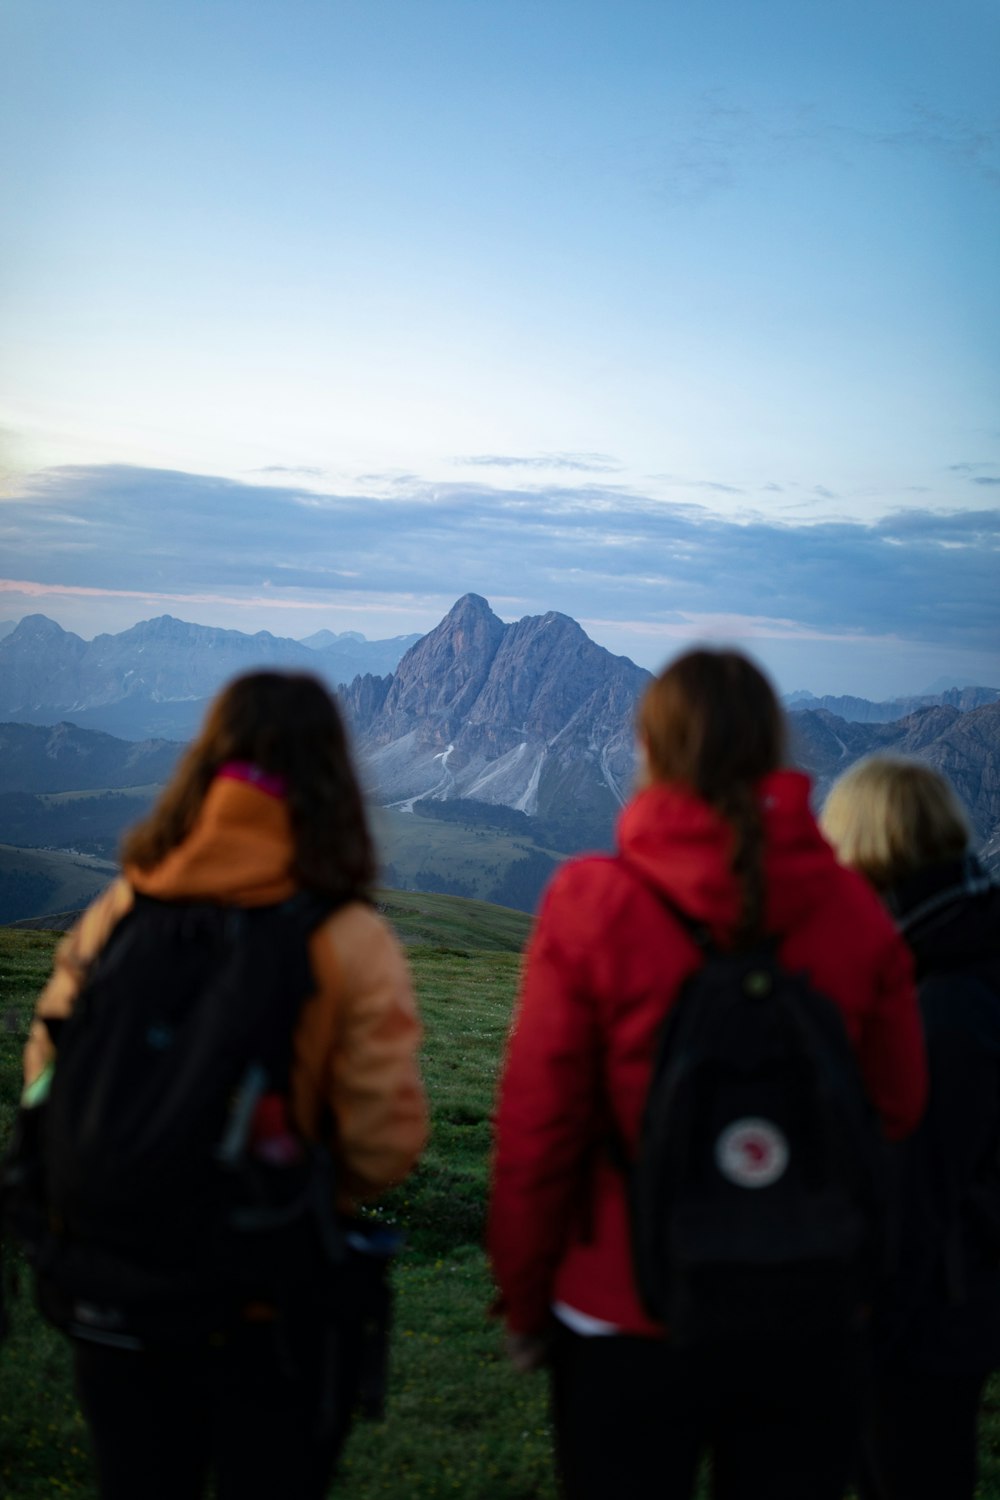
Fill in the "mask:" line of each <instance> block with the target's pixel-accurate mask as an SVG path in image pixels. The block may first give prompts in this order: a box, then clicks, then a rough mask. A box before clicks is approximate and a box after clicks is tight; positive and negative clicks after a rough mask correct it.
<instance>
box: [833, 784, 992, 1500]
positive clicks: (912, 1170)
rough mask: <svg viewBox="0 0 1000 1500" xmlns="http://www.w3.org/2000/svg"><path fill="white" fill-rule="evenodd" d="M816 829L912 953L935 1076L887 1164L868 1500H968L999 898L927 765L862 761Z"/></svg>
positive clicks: (984, 1318)
mask: <svg viewBox="0 0 1000 1500" xmlns="http://www.w3.org/2000/svg"><path fill="white" fill-rule="evenodd" d="M821 821H822V826H823V830H824V832H825V833H826V835H827V837H828V838H829V839H830V841H831V842H832V844H833V846H834V848H835V849H836V850H837V852H838V854H839V855H840V857H841V859H843V860H844V862H845V864H848V865H850V866H851V867H852V868H853V869H855V870H858V871H859V872H860V873H861V874H862V875H864V876H865V877H866V878H867V879H868V880H870V881H871V883H872V885H873V886H874V888H875V889H876V890H877V891H878V892H879V894H880V895H881V897H882V899H883V901H884V902H885V904H886V906H887V907H888V909H889V911H890V912H891V913H892V915H893V916H894V917H895V919H896V921H897V923H898V925H899V927H900V930H901V931H902V934H903V936H904V938H905V939H906V941H907V943H908V944H909V947H910V949H911V950H912V953H913V957H914V961H915V964H916V973H917V988H918V993H919V996H920V1010H921V1014H922V1017H923V1022H924V1028H925V1032H926V1037H927V1060H928V1064H929V1068H930V1094H929V1098H928V1107H927V1113H926V1115H925V1116H924V1118H923V1120H922V1121H921V1123H920V1126H919V1128H918V1129H917V1131H916V1132H915V1133H914V1135H912V1136H911V1137H910V1139H909V1140H907V1141H906V1142H904V1143H903V1145H901V1146H900V1147H898V1148H897V1150H896V1152H895V1153H894V1156H893V1160H892V1168H893V1171H892V1183H893V1187H894V1189H895V1193H896V1196H897V1199H898V1209H899V1221H900V1222H899V1235H898V1238H899V1245H900V1256H899V1267H898V1270H897V1274H896V1275H895V1276H894V1277H893V1280H892V1284H891V1286H890V1287H889V1289H888V1297H887V1299H886V1304H885V1306H884V1307H883V1308H882V1310H881V1315H880V1318H879V1322H878V1325H877V1329H876V1334H877V1337H876V1354H877V1388H876V1389H877V1398H878V1399H877V1405H876V1424H875V1453H874V1457H875V1460H876V1469H877V1471H878V1483H877V1484H875V1485H873V1486H872V1489H871V1494H872V1496H873V1497H876V1496H877V1497H885V1500H941V1497H942V1496H947V1497H948V1500H971V1497H972V1495H973V1494H974V1492H975V1488H976V1468H977V1446H978V1432H977V1428H978V1419H979V1407H980V1402H981V1399H982V1393H983V1387H984V1386H985V1383H986V1380H987V1377H988V1376H989V1374H990V1372H991V1371H992V1370H995V1369H996V1368H997V1367H998V1366H1000V887H997V886H996V885H995V884H994V883H993V882H992V881H991V879H990V877H989V876H988V874H987V873H986V872H985V870H984V869H983V868H982V866H981V865H980V863H979V861H978V859H977V858H976V856H975V855H974V854H973V853H972V851H971V849H970V847H969V843H970V836H969V825H968V822H967V820H966V817H965V814H964V812H963V811H962V808H961V806H960V805H959V802H958V798H957V797H956V795H955V792H954V791H953V789H952V787H951V786H950V785H949V783H948V782H947V781H946V779H945V778H944V776H942V775H941V774H940V773H939V772H938V771H936V770H935V769H934V768H933V767H932V766H928V765H923V764H921V763H920V762H918V761H910V760H903V759H901V758H897V757H890V756H872V757H871V758H870V759H867V760H864V761H859V762H858V764H857V765H854V766H852V767H851V768H850V770H849V771H846V772H845V773H844V775H843V776H842V777H841V778H840V780H839V781H838V782H836V784H835V785H834V786H833V788H832V790H831V791H830V795H829V797H828V798H827V801H826V805H825V806H824V808H823V813H822V819H821ZM866 1493H867V1491H866Z"/></svg>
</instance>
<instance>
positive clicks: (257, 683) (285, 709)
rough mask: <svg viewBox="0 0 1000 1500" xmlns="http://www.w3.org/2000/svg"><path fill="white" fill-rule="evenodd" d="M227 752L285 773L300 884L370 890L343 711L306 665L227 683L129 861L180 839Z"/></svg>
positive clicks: (157, 856)
mask: <svg viewBox="0 0 1000 1500" xmlns="http://www.w3.org/2000/svg"><path fill="white" fill-rule="evenodd" d="M228 761H249V762H251V763H252V764H253V765H255V766H257V767H259V768H260V770H261V771H264V772H266V773H267V774H268V775H270V776H277V777H281V778H282V779H283V781H284V783H285V787H286V797H287V804H288V810H289V814H290V816H291V823H292V838H293V841H294V855H293V861H292V873H293V874H294V876H295V878H296V880H297V881H298V883H299V885H300V886H301V887H302V888H303V889H305V890H311V891H316V892H318V893H319V894H321V895H324V896H329V897H331V899H334V900H338V899H341V898H343V897H344V896H346V895H349V894H358V895H362V894H364V893H365V892H367V890H368V889H369V887H370V886H371V885H372V884H373V883H374V879H375V855H374V849H373V847H372V841H371V835H370V834H369V831H368V823H367V819H366V817H365V809H364V802H363V799H362V795H361V788H360V786H359V784H358V779H357V775H356V773H355V770H354V766H353V764H352V761H351V756H350V751H349V748H348V744H347V736H346V733H345V731H344V725H343V720H342V719H341V716H340V712H339V710H338V708H337V705H336V703H335V701H334V699H333V698H332V697H331V695H330V694H329V693H328V692H327V690H326V688H325V687H324V686H323V684H322V683H321V682H320V681H319V680H318V679H317V678H315V677H311V676H309V675H308V674H307V673H297V672H249V673H247V674H246V675H245V676H243V677H237V678H236V679H235V680H234V681H233V682H231V683H230V684H229V686H228V687H226V688H224V689H223V690H222V692H221V693H220V694H219V696H218V697H217V698H216V699H215V701H214V702H213V704H212V706H211V707H210V708H209V710H208V714H207V716H206V718H205V722H204V725H203V727H202V730H201V733H200V734H199V736H198V738H197V739H196V740H195V741H194V743H193V744H191V745H190V746H189V747H188V749H187V751H186V752H185V754H184V756H183V757H182V759H181V761H180V764H179V765H178V767H177V770H176V771H175V772H174V775H173V778H172V779H171V781H170V783H169V785H168V786H167V787H166V789H165V790H164V792H163V794H162V796H161V797H160V799H159V801H158V802H157V803H156V805H155V807H154V808H153V810H152V812H151V813H150V814H149V816H148V817H147V818H145V819H144V820H143V821H142V822H141V823H138V824H136V826H135V827H134V828H132V829H131V830H130V831H129V833H128V834H127V835H126V837H125V840H124V843H123V845H122V859H123V861H124V863H126V864H132V865H136V866H138V868H139V869H140V870H151V869H152V868H153V867H154V866H156V865H158V864H159V863H160V862H161V861H162V860H163V859H164V858H165V857H166V855H167V854H169V853H170V851H171V849H174V848H176V847H177V845H178V844H179V843H181V842H182V840H183V839H184V838H185V837H186V836H187V834H188V833H189V832H190V831H191V828H192V826H193V825H194V821H195V819H196V818H197V816H198V813H199V812H200V810H201V805H202V803H203V802H204V800H205V794H206V792H207V791H208V788H209V786H210V785H211V783H212V780H213V778H214V777H215V776H216V774H217V773H218V771H219V770H220V769H221V767H222V766H224V765H225V764H226V763H227V762H228Z"/></svg>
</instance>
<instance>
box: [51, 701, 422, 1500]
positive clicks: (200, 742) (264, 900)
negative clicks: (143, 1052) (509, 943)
mask: <svg viewBox="0 0 1000 1500" xmlns="http://www.w3.org/2000/svg"><path fill="white" fill-rule="evenodd" d="M123 852H124V861H123V864H124V875H123V877H122V878H121V879H119V880H118V881H116V882H115V883H114V884H113V885H112V886H111V887H110V888H109V889H108V890H107V891H106V892H105V893H104V895H103V896H101V897H100V898H99V899H98V900H97V901H96V902H95V903H94V905H93V906H91V907H90V908H89V910H88V911H87V912H86V913H85V914H84V915H83V917H82V918H81V920H80V922H79V923H78V924H77V926H76V927H75V928H74V929H73V930H72V931H71V932H70V933H69V935H68V936H67V937H66V939H65V940H64V941H63V942H62V943H61V945H60V947H59V950H58V953H57V957H56V965H55V972H54V973H53V976H52V978H51V979H50V981H49V983H48V985H47V986H46V988H45V990H44V991H43V993H42V995H41V997H40V999H39V1002H38V1006H37V1011H36V1019H35V1022H34V1025H33V1027H32V1030H31V1035H30V1038H29V1041H28V1045H27V1049H26V1053H25V1060H24V1074H25V1084H26V1098H27V1099H29V1100H30V1099H31V1098H32V1097H34V1096H36V1095H37V1094H38V1092H39V1088H40V1085H39V1080H43V1079H44V1078H45V1077H46V1075H47V1073H48V1070H49V1068H50V1065H51V1064H52V1063H53V1061H55V1071H54V1075H53V1085H52V1089H53V1101H54V1100H55V1096H56V1090H57V1088H58V1085H59V1073H60V1061H59V1057H58V1052H57V1049H56V1048H55V1047H54V1045H53V1038H54V1037H55V1038H56V1039H58V1038H59V1037H63V1038H65V1039H68V1036H69V1026H70V1025H72V1015H71V1013H72V1012H73V1010H74V1004H75V1001H76V999H77V996H78V994H79V993H80V992H81V989H82V988H83V986H84V985H85V984H86V982H87V979H88V975H89V974H90V973H91V972H92V971H93V970H94V965H95V961H96V960H97V959H98V957H99V956H100V955H101V954H102V953H103V952H104V950H105V948H106V947H108V945H109V944H111V943H113V940H114V936H115V934H116V932H118V931H119V928H120V924H127V923H128V922H129V921H130V920H131V921H133V928H132V930H133V931H134V930H135V927H134V921H135V920H137V919H138V917H139V914H140V911H141V910H142V909H145V910H150V909H151V908H155V907H157V905H158V904H159V903H162V909H163V910H169V911H174V912H180V913H181V914H182V918H183V913H184V912H198V911H204V910H206V909H208V910H209V911H210V912H211V911H212V910H214V909H215V908H219V907H221V908H224V909H226V910H233V909H239V910H243V911H246V910H249V909H257V908H262V909H263V908H267V909H272V908H278V907H281V906H282V904H284V903H290V907H285V908H283V909H291V907H294V902H293V901H292V898H294V897H296V894H297V893H305V894H306V895H307V896H309V897H311V898H315V899H314V900H313V902H312V906H313V907H314V908H316V907H318V908H319V915H318V917H317V919H316V920H315V921H314V922H313V924H312V930H311V932H310V934H309V936H308V944H307V946H308V955H307V956H308V962H309V967H310V969H311V978H309V979H307V980H306V981H305V982H306V984H310V983H311V985H312V989H311V991H309V992H307V994H306V997H305V999H304V1001H303V1002H302V1004H301V1008H300V1009H299V1010H298V1019H297V1021H296V1022H295V1023H294V1030H293V1032H292V1035H291V1037H290V1039H289V1038H288V1036H287V1031H286V1034H285V1037H284V1040H283V1041H282V1043H281V1046H282V1048H283V1053H284V1057H285V1059H286V1060H285V1062H284V1065H283V1066H284V1074H285V1076H286V1078H287V1094H286V1095H282V1096H281V1097H278V1096H272V1097H270V1098H265V1099H264V1100H262V1101H261V1103H260V1105H259V1106H258V1111H257V1115H255V1116H254V1117H253V1120H252V1123H251V1125H250V1127H249V1128H250V1130H251V1138H253V1136H254V1133H255V1132H260V1133H262V1139H263V1145H262V1146H261V1148H260V1149H261V1150H263V1151H267V1150H269V1151H270V1152H271V1157H270V1158H269V1159H270V1160H278V1159H279V1158H280V1157H281V1153H282V1152H287V1151H288V1150H291V1152H292V1154H293V1155H294V1153H295V1152H296V1151H297V1150H300V1148H299V1147H298V1146H297V1145H296V1141H298V1142H317V1143H320V1144H321V1146H322V1147H323V1148H324V1150H326V1151H328V1152H329V1153H330V1155H331V1156H332V1161H333V1164H334V1166H335V1176H336V1181H337V1187H338V1193H339V1197H340V1202H341V1207H342V1208H346V1207H349V1206H350V1205H351V1204H352V1203H353V1201H354V1200H356V1199H358V1198H365V1197H369V1196H371V1195H373V1194H375V1193H377V1192H379V1191H380V1190H381V1189H383V1188H385V1187H387V1186H389V1185H390V1184H392V1183H396V1182H398V1181H399V1180H400V1179H401V1178H403V1177H404V1176H405V1175H406V1173H407V1172H408V1171H409V1170H410V1169H411V1168H412V1166H413V1165H414V1163H415V1161H416V1159H417V1157H418V1155H419V1153H420V1151H421V1149H422V1146H423V1143H424V1139H425V1135H426V1108H425V1101H424V1095H423V1089H422V1085H421V1082H420V1076H419V1072H418V1068H417V1047H418V1043H419V1036H420V1027H419V1022H418V1019H417V1014H416V1009H415V1005H414V999H413V994H412V990H411V985H410V979H409V974H408V970H407V966H406V962H405V959H404V958H403V955H402V951H401V949H400V947H399V945H398V943H397V942H396V940H395V938H394V937H393V935H392V933H391V931H390V929H389V928H388V927H387V925H386V924H385V923H384V922H383V920H382V919H381V918H380V917H379V916H378V915H377V914H376V912H375V910H374V909H373V907H372V905H371V902H370V899H369V893H370V891H371V887H372V884H373V880H374V874H375V863H374V854H373V849H372V844H371V839H370V837H369V833H368V828H367V824H366V818H365V812H364V807H363V803H362V797H361V792H360V789H359V786H358V781H357V777H356V774H355V771H354V768H353V766H352V763H351V758H350V754H349V751H348V745H347V740H346V736H345V732H344V727H343V724H342V722H341V718H340V714H339V712H338V710H337V706H336V704H335V702H334V700H333V699H332V698H331V696H330V694H329V693H328V692H327V691H326V689H325V688H324V687H323V686H322V684H321V683H320V682H318V681H317V680H316V679H315V678H312V677H310V676H306V675H294V674H287V675H286V674H282V673H276V672H259V673H254V674H250V675H248V676H245V677H241V678H238V679H237V680H236V681H234V682H233V683H231V684H230V685H229V686H228V687H227V688H226V689H225V690H224V691H223V692H222V693H221V694H220V695H219V697H218V698H217V699H216V701H215V702H214V703H213V705H212V707H211V708H210V710H209V713H208V716H207V719H206V721H205V725H204V728H203V729H202V732H201V734H200V735H199V737H198V738H197V739H196V740H195V742H194V743H193V744H192V745H191V746H190V748H189V749H188V751H187V752H186V754H185V755H184V757H183V759H182V760H181V762H180V764H179V766H178V767H177V770H176V772H175V774H174V777H173V779H172V781H171V782H170V784H169V786H168V787H167V788H166V789H165V791H164V792H163V794H162V796H161V798H160V800H159V801H158V803H157V804H156V806H155V807H154V809H153V811H152V812H151V813H150V815H149V816H148V817H147V818H146V820H145V821H144V822H142V823H141V824H139V825H138V827H136V828H134V829H133V830H132V831H131V833H130V834H129V835H128V836H127V838H126V840H125V844H124V851H123ZM150 898H152V901H150ZM144 903H145V907H144ZM324 912H325V915H323V913H324ZM230 926H231V924H230ZM125 930H126V929H125V926H122V927H121V929H120V931H121V933H124V932H125ZM111 951H112V950H111V948H110V947H109V948H108V952H109V953H110V952H111ZM164 963H166V958H165V959H164ZM97 972H98V973H99V972H100V970H99V969H98V970H97ZM150 977H151V980H152V979H153V978H154V976H150ZM252 980H253V975H251V976H249V981H248V982H250V983H252ZM291 982H292V981H291V978H290V977H289V979H288V981H287V983H291ZM213 993H215V992H213ZM238 998H239V997H238V996H237V1000H238ZM279 998H280V997H275V1000H274V1001H273V1002H272V1000H271V998H270V991H268V992H267V993H266V994H265V996H264V1001H263V1003H264V1004H265V1005H271V1004H272V1003H273V1004H274V1006H275V1007H276V1005H277V1003H278V999H279ZM293 998H297V997H293ZM81 1014H85V1012H84V1011H82V1012H81ZM68 1018H70V1019H69V1020H68ZM112 1019H113V1018H112ZM195 1019H196V1021H197V1017H196V1018H195ZM64 1022H67V1026H66V1028H65V1029H64V1030H62V1031H61V1030H60V1027H61V1025H62V1023H64ZM199 1024H200V1023H199ZM150 1044H151V1045H152V1040H151V1043H150ZM157 1045H159V1043H158V1042H157ZM67 1046H68V1041H67ZM289 1058H290V1060H289ZM265 1103H266V1104H267V1105H268V1109H267V1111H266V1114H265V1113H263V1112H262V1111H263V1106H264V1104H265ZM286 1116H287V1118H286ZM276 1147H277V1152H278V1155H277V1157H276V1156H275V1155H274V1152H275V1148H276ZM331 1274H332V1275H336V1274H337V1273H336V1270H334V1271H333V1272H332V1273H331ZM303 1291H304V1294H305V1296H306V1297H307V1298H308V1295H309V1294H308V1290H307V1289H303ZM276 1322H277V1323H279V1324H280V1320H277V1319H276V1314H275V1309H274V1308H270V1307H268V1306H263V1307H258V1306H253V1307H247V1308H246V1309H245V1311H243V1312H242V1314H241V1315H240V1318H239V1321H238V1322H237V1323H236V1324H235V1325H234V1326H233V1327H232V1328H231V1329H229V1330H227V1331H226V1332H225V1335H224V1336H222V1335H216V1334H215V1333H213V1335H212V1337H211V1338H210V1339H201V1340H199V1341H195V1342H191V1343H190V1344H185V1343H180V1344H178V1345H170V1346H167V1345H164V1346H163V1347H159V1346H157V1345H156V1344H155V1343H149V1344H148V1345H147V1346H144V1347H141V1348H139V1349H137V1350H133V1349H127V1348H122V1347H115V1346H114V1345H115V1340H114V1338H105V1339H104V1341H103V1342H92V1341H88V1340H86V1339H83V1338H78V1339H77V1340H76V1341H75V1363H76V1381H77V1389H78V1393H79V1396H80V1400H81V1404H82V1406H83V1410H84V1413H85V1415H86V1417H87V1419H88V1423H89V1426H90V1429H91V1434H92V1437H93V1441H94V1447H95V1451H96V1457H97V1463H98V1469H99V1474H100V1483H101V1494H102V1496H103V1497H105V1500H134V1497H135V1496H138V1495H142V1496H144V1497H146V1500H160V1497H163V1500H166V1497H170V1500H195V1497H197V1496H200V1495H201V1494H202V1493H203V1488H204V1485H205V1484H206V1483H207V1477H208V1473H209V1470H210V1469H211V1470H213V1471H214V1473H215V1476H216V1484H217V1493H218V1494H219V1495H220V1496H223V1497H225V1496H232V1497H234V1496H236V1495H239V1496H240V1497H242V1500H250V1497H253V1496H260V1497H262V1500H264V1497H268V1500H273V1497H274V1496H276V1495H282V1496H285V1497H288V1500H293V1497H294V1500H320V1497H321V1496H323V1495H325V1494H326V1491H327V1487H328V1484H329V1479H330V1475H331V1473H332V1469H333V1466H334V1463H335V1460H336V1456H337V1452H338V1449H339V1446H340V1444H341V1443H342V1441H343V1438H344V1436H345V1435H346V1431H347V1427H348V1424H349V1420H350V1414H351V1408H352V1404H353V1393H354V1387H355V1385H356V1377H357V1372H356V1370H353V1369H350V1368H348V1367H347V1365H346V1363H345V1361H344V1360H343V1359H342V1358H340V1356H335V1357H334V1363H333V1364H331V1363H330V1362H329V1359H328V1357H327V1352H326V1351H328V1350H330V1349H333V1348H335V1345H336V1338H335V1337H332V1336H331V1332H330V1328H329V1327H328V1326H327V1322H326V1321H325V1319H324V1314H323V1312H322V1310H321V1304H320V1302H319V1300H318V1299H317V1301H316V1303H315V1305H312V1304H310V1303H308V1301H307V1305H306V1316H305V1319H304V1321H302V1320H300V1322H302V1326H301V1327H300V1326H298V1325H297V1326H296V1329H295V1330H294V1331H293V1332H292V1333H289V1332H288V1330H287V1329H282V1328H281V1327H280V1326H275V1325H276ZM120 1342H121V1341H119V1343H120ZM332 1382H336V1383H337V1390H336V1403H337V1405H336V1409H332V1408H331V1410H330V1411H327V1410H326V1404H329V1403H330V1402H331V1400H332V1399H333V1398H332V1397H331V1391H332V1389H333V1386H332Z"/></svg>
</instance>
